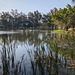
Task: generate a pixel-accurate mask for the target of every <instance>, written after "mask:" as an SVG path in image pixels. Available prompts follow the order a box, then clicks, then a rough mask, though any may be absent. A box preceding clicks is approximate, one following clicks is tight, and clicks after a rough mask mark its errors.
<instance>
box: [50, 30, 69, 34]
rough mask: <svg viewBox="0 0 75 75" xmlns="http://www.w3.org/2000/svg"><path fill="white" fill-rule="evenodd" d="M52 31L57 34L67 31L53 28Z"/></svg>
mask: <svg viewBox="0 0 75 75" xmlns="http://www.w3.org/2000/svg"><path fill="white" fill-rule="evenodd" d="M51 32H52V33H57V34H67V33H68V31H65V30H53V31H51Z"/></svg>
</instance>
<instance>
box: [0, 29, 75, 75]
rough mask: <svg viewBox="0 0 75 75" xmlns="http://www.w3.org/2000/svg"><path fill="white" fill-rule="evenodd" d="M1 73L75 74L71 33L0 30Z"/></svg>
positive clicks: (74, 41) (74, 40)
mask: <svg viewBox="0 0 75 75" xmlns="http://www.w3.org/2000/svg"><path fill="white" fill-rule="evenodd" d="M0 75H75V35H74V33H71V34H70V33H68V34H67V35H65V34H55V33H51V31H50V30H18V31H0Z"/></svg>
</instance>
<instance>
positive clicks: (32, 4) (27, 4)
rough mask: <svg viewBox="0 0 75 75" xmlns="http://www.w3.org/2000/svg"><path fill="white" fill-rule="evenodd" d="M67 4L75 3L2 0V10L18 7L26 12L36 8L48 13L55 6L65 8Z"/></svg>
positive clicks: (68, 1) (41, 0)
mask: <svg viewBox="0 0 75 75" xmlns="http://www.w3.org/2000/svg"><path fill="white" fill-rule="evenodd" d="M67 4H71V5H74V4H72V1H71V0H0V12H2V11H11V9H17V10H18V11H19V12H21V11H22V12H24V13H26V14H27V13H28V12H33V11H35V10H38V11H39V12H41V13H47V12H49V11H50V9H53V8H54V7H56V8H58V9H59V8H64V7H66V5H67Z"/></svg>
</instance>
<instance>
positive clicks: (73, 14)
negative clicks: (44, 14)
mask: <svg viewBox="0 0 75 75" xmlns="http://www.w3.org/2000/svg"><path fill="white" fill-rule="evenodd" d="M74 20H75V6H73V7H71V5H69V4H68V5H67V8H64V9H60V10H58V11H57V12H55V14H54V15H52V21H54V24H58V25H59V26H60V27H61V29H65V30H68V28H71V27H72V28H74V27H75V21H74Z"/></svg>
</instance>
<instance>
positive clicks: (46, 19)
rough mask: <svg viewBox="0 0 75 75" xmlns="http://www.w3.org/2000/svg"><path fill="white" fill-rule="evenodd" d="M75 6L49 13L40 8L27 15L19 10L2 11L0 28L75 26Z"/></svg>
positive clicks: (65, 27) (63, 27)
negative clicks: (40, 10)
mask: <svg viewBox="0 0 75 75" xmlns="http://www.w3.org/2000/svg"><path fill="white" fill-rule="evenodd" d="M74 20H75V6H73V7H72V6H71V5H69V4H68V5H67V7H66V8H64V9H61V8H60V9H59V10H58V9H57V8H54V9H51V10H50V12H48V13H47V14H41V13H40V12H39V11H38V10H36V11H34V12H33V13H32V12H29V13H28V15H26V14H25V13H23V12H18V10H16V9H15V10H13V9H12V10H11V12H1V13H0V29H27V28H28V29H64V30H68V29H69V28H74V27H75V21H74Z"/></svg>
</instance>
